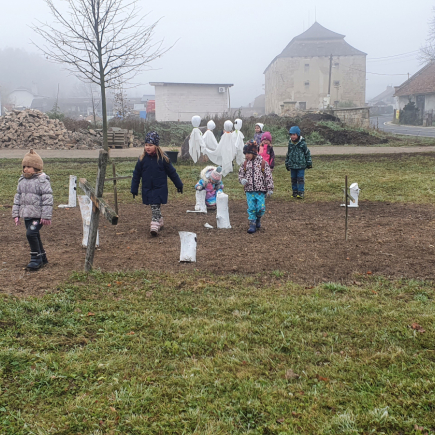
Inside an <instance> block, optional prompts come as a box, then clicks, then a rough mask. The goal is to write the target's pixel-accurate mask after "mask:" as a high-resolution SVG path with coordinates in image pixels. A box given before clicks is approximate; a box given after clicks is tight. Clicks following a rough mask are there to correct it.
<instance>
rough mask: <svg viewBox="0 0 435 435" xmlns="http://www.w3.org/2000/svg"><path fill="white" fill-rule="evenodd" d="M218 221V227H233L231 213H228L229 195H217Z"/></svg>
mask: <svg viewBox="0 0 435 435" xmlns="http://www.w3.org/2000/svg"><path fill="white" fill-rule="evenodd" d="M216 208H217V210H216V223H217V227H218V228H231V225H230V215H229V213H228V195H227V194H226V193H218V194H217V195H216Z"/></svg>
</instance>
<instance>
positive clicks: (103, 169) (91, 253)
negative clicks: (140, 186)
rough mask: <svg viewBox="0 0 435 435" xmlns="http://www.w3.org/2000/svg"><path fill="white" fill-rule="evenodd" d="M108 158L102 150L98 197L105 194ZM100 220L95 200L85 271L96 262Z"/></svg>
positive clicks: (97, 189)
mask: <svg viewBox="0 0 435 435" xmlns="http://www.w3.org/2000/svg"><path fill="white" fill-rule="evenodd" d="M106 141H107V136H106ZM108 160H109V153H108V152H107V151H106V150H100V155H99V157H98V174H97V182H96V185H95V195H96V197H97V198H101V197H102V196H103V190H104V179H105V177H106V168H107V162H108ZM99 221H100V209H99V208H98V207H97V205H96V203H95V202H93V203H92V215H91V226H90V228H89V239H88V247H87V249H86V258H85V272H89V271H90V270H91V269H92V265H93V263H94V254H95V245H96V242H97V230H98V223H99Z"/></svg>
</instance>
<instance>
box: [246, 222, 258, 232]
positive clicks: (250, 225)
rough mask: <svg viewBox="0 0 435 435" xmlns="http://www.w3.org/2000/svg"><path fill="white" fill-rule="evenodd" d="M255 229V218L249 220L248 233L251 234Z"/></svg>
mask: <svg viewBox="0 0 435 435" xmlns="http://www.w3.org/2000/svg"><path fill="white" fill-rule="evenodd" d="M255 231H257V222H256V221H255V220H252V221H249V228H248V233H249V234H252V233H255Z"/></svg>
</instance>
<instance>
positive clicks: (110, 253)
mask: <svg viewBox="0 0 435 435" xmlns="http://www.w3.org/2000/svg"><path fill="white" fill-rule="evenodd" d="M192 207H193V204H189V203H187V202H185V203H182V202H180V203H176V204H172V205H171V204H169V205H166V206H164V207H163V209H162V211H163V214H164V218H165V228H164V229H163V231H162V232H161V234H160V235H159V236H158V237H155V238H152V237H151V236H150V235H149V223H150V210H149V209H148V207H144V206H143V205H139V204H123V205H121V206H120V213H119V214H120V220H119V223H118V225H117V226H111V225H108V224H107V225H106V223H105V222H102V224H101V225H100V241H101V247H100V249H99V250H98V251H97V252H96V255H95V261H94V266H95V267H96V268H100V269H101V270H103V271H118V270H124V271H127V270H138V269H149V270H156V271H158V270H166V271H175V272H176V271H193V270H194V269H197V270H204V271H208V272H214V273H218V274H220V273H241V274H252V273H258V272H260V273H271V272H272V271H280V272H279V273H284V274H288V275H289V276H290V278H291V279H292V280H293V281H296V282H299V283H305V284H307V285H314V284H316V283H318V282H322V281H333V282H343V283H350V282H353V280H358V278H357V277H356V275H355V274H362V275H365V276H366V275H367V273H370V274H373V275H382V276H384V277H391V278H401V277H405V278H414V279H430V280H433V279H434V277H435V231H434V230H435V207H434V206H432V205H416V204H389V203H376V202H369V201H361V202H360V208H358V209H350V210H349V216H350V223H349V241H348V242H345V241H344V209H343V208H341V207H340V206H339V203H335V202H328V203H304V202H299V201H296V200H295V202H289V201H286V202H284V201H274V200H273V199H272V200H270V201H268V203H267V208H268V211H267V214H266V216H265V217H264V219H263V228H262V229H261V230H260V231H259V232H258V233H256V234H252V235H249V234H247V233H246V229H247V213H246V203H245V201H242V200H240V201H230V218H231V225H232V229H229V230H217V229H216V228H215V229H211V230H208V229H206V228H204V224H205V223H209V224H211V225H213V226H214V227H216V216H215V213H214V212H211V213H209V214H206V215H204V214H193V213H192V214H191V213H186V210H188V209H192ZM178 231H192V232H195V233H196V234H197V238H198V249H197V263H191V264H181V263H179V262H178V260H179V256H180V237H179V235H178ZM0 234H2V250H1V254H0V258H1V261H0V293H10V294H16V295H21V296H24V295H32V294H33V295H43V294H44V293H45V291H47V290H53V289H56V287H57V285H59V283H61V282H64V281H65V280H66V279H68V277H69V276H70V274H71V272H72V271H73V270H82V269H83V264H84V258H85V250H84V249H83V248H82V247H81V239H82V220H81V217H80V211H79V209H78V208H74V209H63V210H60V209H55V210H54V216H53V225H52V226H50V227H47V228H43V230H42V233H41V235H42V240H43V242H44V247H45V249H46V250H47V254H48V259H49V262H50V263H49V265H48V266H46V267H44V268H43V269H42V270H40V271H38V272H33V273H30V272H26V271H25V270H24V268H23V267H24V266H25V265H26V264H27V262H28V260H29V247H28V244H27V240H26V237H25V231H24V230H23V226H20V227H15V226H14V225H13V223H12V222H11V219H10V214H9V212H8V213H3V214H2V215H1V214H0ZM276 273H278V272H276Z"/></svg>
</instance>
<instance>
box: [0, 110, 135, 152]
mask: <svg viewBox="0 0 435 435" xmlns="http://www.w3.org/2000/svg"><path fill="white" fill-rule="evenodd" d="M102 142H103V132H102V131H101V130H96V129H95V130H92V129H89V130H87V129H79V130H77V131H69V130H67V129H66V128H65V126H64V124H63V122H62V121H59V120H58V119H50V118H49V117H48V116H47V115H46V114H45V113H42V112H40V111H38V110H32V109H26V110H12V111H11V112H8V113H7V114H6V115H5V116H0V149H1V148H8V149H13V148H26V149H27V148H36V149H53V150H57V149H82V150H87V149H98V148H101V147H102ZM135 142H136V141H135ZM138 145H139V144H137V143H134V144H133V142H132V143H131V144H130V143H128V145H127V146H138Z"/></svg>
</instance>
